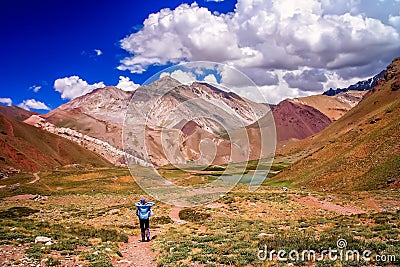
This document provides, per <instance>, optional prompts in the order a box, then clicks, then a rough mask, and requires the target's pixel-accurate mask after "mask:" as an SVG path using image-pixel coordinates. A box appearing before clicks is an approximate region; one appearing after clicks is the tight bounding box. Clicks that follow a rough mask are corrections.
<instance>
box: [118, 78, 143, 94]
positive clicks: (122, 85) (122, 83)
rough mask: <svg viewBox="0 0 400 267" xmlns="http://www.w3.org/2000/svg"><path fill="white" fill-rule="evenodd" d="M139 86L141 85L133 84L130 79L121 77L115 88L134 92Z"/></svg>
mask: <svg viewBox="0 0 400 267" xmlns="http://www.w3.org/2000/svg"><path fill="white" fill-rule="evenodd" d="M139 86H140V85H139V84H136V83H134V82H132V81H131V80H130V79H129V77H124V76H119V81H118V84H117V85H116V86H115V87H118V88H119V89H121V90H124V91H134V90H136V88H138V87H139Z"/></svg>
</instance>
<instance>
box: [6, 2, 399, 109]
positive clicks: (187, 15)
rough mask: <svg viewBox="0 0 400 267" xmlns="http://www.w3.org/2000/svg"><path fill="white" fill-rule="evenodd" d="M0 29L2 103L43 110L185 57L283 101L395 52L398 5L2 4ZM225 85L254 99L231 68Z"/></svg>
mask: <svg viewBox="0 0 400 267" xmlns="http://www.w3.org/2000/svg"><path fill="white" fill-rule="evenodd" d="M149 3H151V4H149ZM164 8H169V9H164ZM150 14H153V15H150ZM0 32H1V36H2V42H1V43H0V62H1V67H0V68H1V69H0V88H1V92H0V102H2V103H3V104H10V103H11V102H12V104H13V105H20V106H21V107H24V108H27V109H32V110H35V108H42V109H41V110H36V111H39V112H42V113H45V112H48V109H54V108H56V107H57V106H59V105H60V104H62V103H65V102H67V101H68V100H70V99H72V98H74V97H76V96H79V95H82V94H84V93H87V92H90V91H91V90H93V89H95V88H96V87H102V86H104V85H119V87H120V88H121V89H125V90H132V89H134V88H136V87H137V86H138V85H139V84H142V83H143V82H144V81H145V80H146V79H147V78H149V77H151V76H152V75H153V74H154V73H156V72H158V71H160V70H162V69H163V68H165V67H168V66H171V65H172V64H176V63H180V62H188V61H213V62H219V63H222V64H226V65H227V66H228V65H229V66H233V67H235V68H237V69H239V70H240V71H242V72H243V73H245V74H246V75H248V76H249V77H250V78H251V79H252V80H253V81H254V82H255V83H256V84H257V85H258V86H259V87H260V90H261V91H262V92H263V94H264V95H265V97H266V99H267V100H268V102H270V103H277V102H279V101H280V100H282V99H284V98H288V97H301V96H306V95H310V94H317V93H321V92H323V91H324V90H327V89H329V88H330V87H344V86H348V85H350V84H352V83H354V82H356V81H358V80H359V79H363V78H367V77H370V76H372V75H374V74H376V73H378V72H379V71H380V70H382V69H383V68H385V66H386V65H388V64H389V63H390V61H391V60H392V59H393V58H394V57H396V56H400V2H399V0H387V1H372V0H357V1H347V0H336V1H326V0H324V1H322V0H297V1H292V0H224V1H222V0H219V1H215V0H198V1H197V2H194V1H184V0H181V1H175V0H168V1H165V0H152V1H151V2H150V1H136V0H117V1H106V0H97V1H94V0H85V1H75V0H57V1H54V0H40V1H31V0H3V1H1V2H0ZM232 73H233V74H232ZM171 75H172V76H173V77H175V78H177V79H180V78H182V75H183V76H185V75H186V76H187V74H185V73H182V72H179V73H174V74H171ZM183 78H185V77H183ZM211 80H212V79H211ZM218 82H220V83H222V84H224V85H230V86H232V87H233V90H234V91H235V90H236V91H237V92H245V94H244V95H245V96H246V97H248V98H250V99H251V98H252V92H250V91H248V92H246V88H236V87H240V85H239V84H235V75H234V72H231V71H230V70H229V68H226V69H225V68H220V69H219V73H218ZM255 100H257V99H255Z"/></svg>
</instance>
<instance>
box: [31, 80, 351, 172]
mask: <svg viewBox="0 0 400 267" xmlns="http://www.w3.org/2000/svg"><path fill="white" fill-rule="evenodd" d="M347 94H350V93H347ZM324 97H325V96H324ZM326 97H328V96H326ZM328 98H330V97H328ZM342 98H345V97H344V96H335V99H336V102H335V104H337V103H338V102H339V99H342ZM341 101H342V102H346V101H347V102H348V103H350V102H351V101H348V100H346V101H345V100H341ZM311 102H312V101H310V100H307V99H297V100H285V101H283V102H281V103H279V104H278V105H277V106H273V107H272V115H273V116H274V118H275V124H276V127H277V139H278V141H286V140H288V139H303V138H305V137H308V136H310V135H313V134H315V133H317V132H319V131H321V130H322V129H324V128H325V127H326V126H328V125H329V124H330V123H331V119H330V118H328V117H327V116H326V115H325V114H324V113H323V112H320V111H319V110H318V109H316V108H314V107H312V104H310V105H305V104H304V103H311ZM314 102H315V101H314ZM347 102H346V103H347ZM130 103H131V105H132V106H134V107H136V108H132V107H131V108H129V109H128V105H129V104H130ZM141 105H144V107H143V111H142V112H141V113H140V112H139V113H138V112H137V110H136V109H137V108H138V107H141ZM343 105H344V104H343ZM323 106H326V105H323ZM346 107H347V108H348V109H349V108H350V107H351V104H348V106H346ZM269 112H271V110H270V108H269V107H268V106H267V105H264V104H259V103H255V102H252V101H250V100H248V99H245V98H242V97H239V96H238V95H237V94H235V93H233V92H226V91H223V90H221V89H219V88H216V87H214V86H211V85H209V84H207V83H200V82H194V83H192V84H191V85H184V84H181V83H179V82H178V81H177V80H175V79H173V78H171V77H169V76H166V77H163V78H161V79H159V80H157V81H155V82H153V83H151V84H149V85H146V86H141V87H139V88H138V89H136V90H135V91H134V92H125V91H122V90H120V89H118V88H116V87H105V88H99V89H96V90H94V91H92V92H91V93H88V94H86V95H84V96H80V97H78V98H75V99H73V100H71V101H70V102H68V103H66V104H63V105H61V106H60V107H58V108H56V109H54V110H52V111H51V112H49V113H48V114H46V115H40V118H43V119H44V121H42V119H40V118H38V117H33V118H32V120H26V122H27V123H30V124H32V125H35V126H37V127H42V128H43V129H47V130H49V131H50V132H53V133H56V134H58V135H60V136H62V137H65V138H68V139H70V140H73V141H75V142H77V143H80V144H84V146H85V147H86V148H88V149H91V150H92V151H96V152H98V153H100V154H101V155H103V156H104V157H105V158H107V159H108V160H109V161H111V162H113V163H115V164H122V163H123V161H124V156H123V155H124V154H123V153H122V152H121V150H122V148H123V145H122V144H123V140H122V136H125V137H127V136H128V134H124V135H123V123H124V121H125V115H126V121H125V123H127V124H129V125H128V126H127V127H125V128H127V129H129V131H130V132H129V136H135V138H136V140H146V148H147V149H148V151H146V153H148V156H149V158H150V159H151V161H152V162H153V163H154V164H155V165H157V166H161V165H164V164H167V163H168V162H169V161H170V159H171V158H174V160H175V161H176V163H182V164H184V163H186V162H188V161H197V162H202V163H206V162H207V160H206V159H204V160H205V161H202V160H203V159H200V157H201V154H202V153H201V151H200V150H201V149H200V143H201V142H202V140H203V139H208V140H213V142H214V144H216V147H215V149H216V151H215V153H216V155H217V157H216V158H215V160H214V162H213V163H214V164H223V163H227V162H229V161H231V160H232V158H231V154H232V153H231V152H232V149H233V150H237V148H236V147H235V146H232V145H231V143H230V141H229V140H228V139H229V138H228V137H227V136H226V133H227V131H232V130H234V131H235V132H236V133H238V132H240V134H239V133H238V135H237V137H236V138H239V137H238V136H242V135H243V134H244V133H245V132H246V131H247V132H248V133H249V134H250V135H252V136H253V137H254V138H253V140H251V141H252V142H253V143H251V144H245V143H243V142H242V141H240V142H239V143H241V144H242V145H241V146H243V147H242V148H241V149H240V151H239V150H238V151H236V152H235V153H234V154H235V155H241V156H235V158H236V159H235V161H240V160H247V159H248V158H247V156H246V155H247V154H246V153H244V150H243V149H245V148H246V147H247V148H248V149H249V151H250V155H251V156H252V157H253V158H252V159H256V158H257V155H258V156H260V153H258V152H259V148H257V146H259V145H260V144H259V142H258V141H257V140H256V138H259V137H260V136H259V134H260V133H259V129H258V130H257V129H256V127H255V126H254V125H255V123H256V122H257V121H258V120H260V119H262V120H266V121H268V123H270V124H271V123H273V122H271V121H270V120H268V118H263V116H264V115H265V114H270V113H269ZM143 114H145V116H144V115H143ZM269 116H270V117H272V116H271V114H270V115H269ZM220 122H223V123H224V125H222V124H221V123H220ZM263 123H265V122H263ZM144 125H146V127H144ZM125 126H126V125H125ZM262 128H264V129H266V126H265V125H264V126H262ZM144 129H146V131H145V132H144ZM236 130H238V131H236ZM81 134H82V135H81ZM143 134H145V136H143ZM162 134H163V137H162ZM140 136H142V137H141V138H140ZM167 137H168V138H167ZM162 138H164V139H163V141H162ZM241 138H243V136H242V137H241ZM127 141H130V140H127ZM236 141H238V140H236ZM90 142H93V143H94V145H92V144H90ZM126 143H128V142H126ZM100 144H101V145H100ZM204 144H205V143H204V142H202V145H204ZM163 145H164V146H166V147H163ZM248 145H250V147H248ZM135 146H136V147H129V146H128V147H125V149H127V150H128V151H127V152H128V153H129V155H131V156H132V157H133V159H135V162H137V161H138V159H144V158H145V155H144V151H143V149H144V144H139V143H136V144H135ZM210 149H214V148H210ZM257 151H258V152H257ZM199 160H200V161H199Z"/></svg>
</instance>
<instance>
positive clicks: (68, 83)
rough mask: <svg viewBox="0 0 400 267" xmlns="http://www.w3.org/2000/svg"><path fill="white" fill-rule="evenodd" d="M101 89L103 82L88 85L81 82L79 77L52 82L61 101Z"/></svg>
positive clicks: (103, 85) (83, 81)
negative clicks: (59, 94)
mask: <svg viewBox="0 0 400 267" xmlns="http://www.w3.org/2000/svg"><path fill="white" fill-rule="evenodd" d="M103 87H105V84H104V83H103V82H98V83H94V84H88V82H86V81H85V80H82V79H81V78H79V76H70V77H65V78H60V79H57V80H55V81H54V89H55V90H56V91H57V92H59V93H61V98H62V99H73V98H75V97H78V96H81V95H85V94H87V93H90V92H91V91H93V90H94V89H97V88H103Z"/></svg>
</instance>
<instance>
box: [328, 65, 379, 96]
mask: <svg viewBox="0 0 400 267" xmlns="http://www.w3.org/2000/svg"><path fill="white" fill-rule="evenodd" d="M384 75H385V70H383V71H381V72H379V73H378V74H376V75H375V76H374V77H371V78H369V79H367V80H364V81H359V82H357V83H355V84H352V85H350V86H349V87H346V88H336V89H333V88H330V89H329V90H328V91H326V92H324V95H327V96H334V95H337V94H340V93H343V92H348V91H368V90H371V89H372V88H374V87H375V85H376V84H377V83H378V81H379V80H380V79H382V78H383V77H384Z"/></svg>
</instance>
